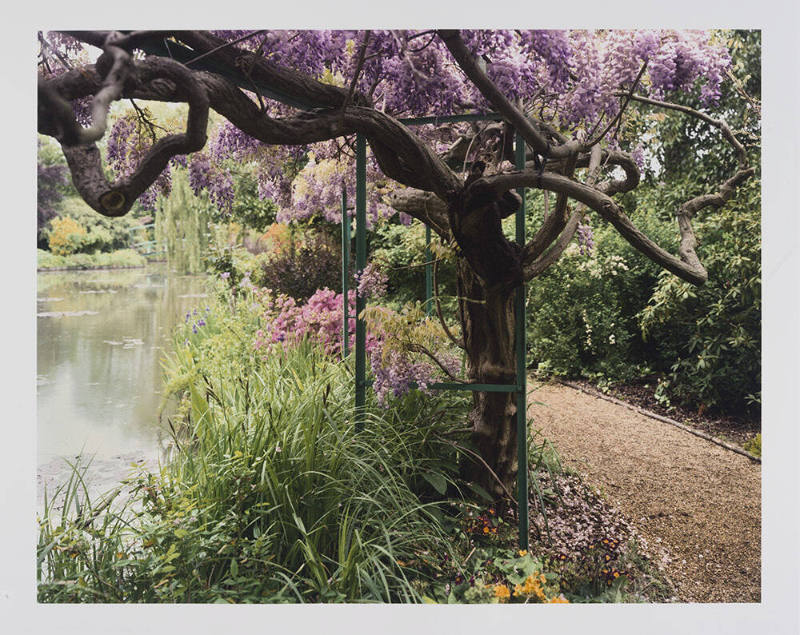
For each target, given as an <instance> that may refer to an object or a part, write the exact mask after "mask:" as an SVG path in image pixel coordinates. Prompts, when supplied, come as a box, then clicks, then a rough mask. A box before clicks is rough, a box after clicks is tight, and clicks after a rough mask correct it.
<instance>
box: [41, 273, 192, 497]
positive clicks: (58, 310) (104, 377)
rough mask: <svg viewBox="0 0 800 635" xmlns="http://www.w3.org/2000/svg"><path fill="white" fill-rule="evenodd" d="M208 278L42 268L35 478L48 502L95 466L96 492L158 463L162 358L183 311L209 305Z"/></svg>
mask: <svg viewBox="0 0 800 635" xmlns="http://www.w3.org/2000/svg"><path fill="white" fill-rule="evenodd" d="M204 281H205V278H204V277H203V276H179V275H176V274H174V273H171V272H169V271H168V270H167V267H166V265H163V264H162V265H150V266H148V267H147V268H144V269H117V270H94V271H76V272H40V273H39V274H38V276H37V287H38V288H37V371H36V372H37V376H36V383H37V426H38V428H37V443H38V449H37V467H38V469H37V476H38V478H37V480H38V488H37V490H38V498H39V501H40V503H41V500H42V493H43V489H44V487H47V490H48V492H52V490H53V488H54V487H55V486H56V485H57V484H59V483H62V482H64V481H65V480H66V479H67V478H69V475H70V471H71V468H70V467H69V464H68V463H67V461H71V462H74V461H75V460H76V459H78V457H80V460H81V462H83V463H85V462H86V460H87V459H89V458H91V464H90V467H89V472H88V476H89V480H90V483H91V487H90V490H91V491H92V492H94V493H98V492H102V491H105V490H107V489H110V488H111V487H113V486H114V485H115V484H116V483H117V482H118V481H119V480H120V479H122V478H125V476H126V475H127V474H128V473H129V472H130V471H131V464H132V463H134V462H143V463H145V464H146V465H150V466H154V465H157V463H158V460H159V457H160V452H161V450H162V448H163V443H164V442H165V441H166V440H167V436H168V435H167V433H165V430H164V428H162V427H161V426H160V425H159V423H158V416H157V413H158V406H159V402H160V399H161V394H160V392H161V381H162V373H161V366H160V359H161V357H162V356H163V355H164V352H165V349H166V348H168V346H169V342H170V339H171V334H172V332H173V329H174V327H175V326H176V324H177V323H178V321H179V320H183V319H184V316H185V313H186V312H187V311H190V310H192V309H193V308H195V307H205V306H206V298H205V285H204Z"/></svg>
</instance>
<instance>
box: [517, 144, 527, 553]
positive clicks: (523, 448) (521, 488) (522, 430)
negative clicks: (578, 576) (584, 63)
mask: <svg viewBox="0 0 800 635" xmlns="http://www.w3.org/2000/svg"><path fill="white" fill-rule="evenodd" d="M515 146H516V148H515V150H516V156H515V159H516V167H517V169H518V170H524V169H525V140H524V139H523V138H522V135H521V134H519V132H517V138H516V143H515ZM517 192H518V193H519V195H520V196H521V197H522V204H521V205H520V208H519V209H518V210H517V217H516V220H517V228H516V229H517V231H516V234H517V236H516V238H517V244H519V245H520V247H524V246H525V188H519V189H518V190H517ZM514 309H515V317H514V324H515V328H514V335H515V339H516V341H515V344H516V352H517V385H518V391H519V392H517V464H518V467H517V507H518V510H519V548H520V549H525V550H526V551H527V549H528V407H527V406H528V404H527V392H528V391H527V372H526V371H527V369H526V363H525V341H526V338H525V283H524V282H523V283H522V285H520V287H519V289H517V294H516V297H515V298H514Z"/></svg>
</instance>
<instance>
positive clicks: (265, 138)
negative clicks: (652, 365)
mask: <svg viewBox="0 0 800 635" xmlns="http://www.w3.org/2000/svg"><path fill="white" fill-rule="evenodd" d="M69 38H73V39H72V40H70V39H69ZM75 40H78V41H79V42H81V43H84V44H88V45H92V46H96V47H99V48H100V49H102V51H103V54H102V55H101V56H100V57H99V58H98V60H97V63H96V64H94V65H91V64H84V65H81V67H80V68H78V69H75V70H72V71H69V72H63V73H61V74H54V73H52V72H48V70H47V69H48V68H49V69H52V68H55V67H56V65H55V64H54V63H49V61H48V58H49V56H50V55H51V50H61V51H63V54H67V53H68V52H69V51H67V50H66V47H68V46H73V47H74V46H75ZM167 40H169V46H168V47H167V46H165V43H166V41H167ZM137 51H145V52H151V53H152V52H157V53H163V55H152V56H149V57H142V56H141V55H139V54H137V53H136V52H137ZM167 53H169V55H167ZM179 60H183V63H182V62H181V61H179ZM729 62H730V56H729V53H728V51H727V49H726V48H725V46H724V45H723V43H721V42H719V41H718V40H715V39H714V38H712V37H711V34H709V33H707V32H697V31H693V32H674V31H641V32H630V31H600V32H586V31H449V30H438V31H419V32H413V31H367V32H354V31H349V32H348V31H296V32H286V31H258V32H254V33H247V32H236V31H215V32H200V31H174V32H172V31H171V32H165V31H158V32H153V31H139V32H127V33H122V32H70V33H67V34H57V37H55V38H53V40H52V43H51V45H50V47H49V48H47V47H43V48H42V65H41V68H42V74H41V78H40V81H39V103H40V109H39V131H40V132H41V133H43V134H47V135H50V136H53V137H55V138H57V139H58V140H59V142H60V143H61V146H62V149H63V151H64V154H65V157H66V159H67V162H68V164H69V167H70V170H71V172H72V175H73V180H74V182H75V185H76V187H77V189H78V191H79V192H80V194H81V196H83V198H84V199H85V200H86V201H87V202H88V203H89V204H90V205H91V206H92V207H93V208H94V209H96V210H97V211H99V212H101V213H102V214H105V215H108V216H121V215H123V214H125V213H126V212H127V211H128V210H129V209H130V208H131V206H132V205H133V202H134V201H135V200H136V199H137V198H138V197H140V196H141V195H142V194H145V195H147V194H146V193H147V191H148V189H149V188H151V187H152V186H153V185H154V184H157V185H158V184H160V183H162V182H163V180H164V179H165V178H166V177H167V176H168V173H167V172H166V170H167V167H168V165H169V163H170V161H172V160H173V159H176V160H177V157H181V156H183V155H187V154H191V153H197V154H195V155H194V156H193V157H192V158H191V159H190V161H189V168H190V175H191V172H192V166H195V167H196V168H197V169H196V170H195V175H196V178H195V179H194V183H193V185H194V186H197V187H200V186H201V185H202V186H203V187H205V188H206V189H207V190H208V193H209V196H210V198H211V200H212V201H213V202H214V203H215V204H216V205H217V206H219V207H220V208H221V209H222V208H224V207H225V206H228V205H229V204H230V200H231V196H232V190H233V188H232V185H231V179H230V175H229V174H226V173H225V172H224V170H222V169H221V167H220V166H221V165H222V163H221V161H220V159H221V158H222V159H223V160H224V159H230V158H239V159H241V160H244V159H247V160H256V161H259V163H260V165H261V166H262V168H261V170H262V172H261V174H260V179H259V187H260V191H261V194H262V195H269V196H270V197H271V198H273V200H275V201H276V203H277V204H278V205H279V207H280V208H281V210H280V212H279V214H278V220H279V221H281V220H285V219H287V218H292V217H296V218H306V217H308V216H310V215H312V214H315V213H316V214H322V215H326V216H329V220H332V219H334V218H335V217H336V216H337V215H338V203H337V202H338V200H339V198H338V197H339V192H340V189H341V186H342V185H343V184H345V185H347V189H348V191H349V192H353V191H354V190H353V187H352V179H353V171H352V169H351V167H350V166H351V160H352V157H353V150H352V146H353V135H354V134H356V133H360V134H362V135H363V136H364V137H365V138H366V140H367V143H368V144H369V148H370V151H371V156H370V161H369V165H368V169H369V171H370V182H371V183H372V186H371V187H370V189H369V192H368V194H369V201H370V205H369V211H370V217H371V219H373V220H374V219H375V218H377V217H378V216H379V215H380V214H382V213H384V214H386V213H390V212H391V210H390V209H389V207H391V208H392V209H393V210H397V211H400V212H403V213H405V214H407V215H408V216H411V217H413V218H415V219H417V220H419V221H421V222H423V223H425V224H427V225H428V226H430V227H431V229H432V230H433V231H434V232H435V233H436V234H437V235H438V237H439V238H440V240H441V241H442V242H443V243H444V244H447V245H452V246H455V248H456V250H457V263H456V275H457V295H458V297H459V304H458V321H459V322H460V325H461V335H460V337H458V338H454V339H457V340H458V342H459V344H460V345H461V346H462V347H463V348H464V350H465V354H466V358H467V372H468V376H469V379H470V380H471V381H474V382H479V383H511V382H512V381H513V380H514V376H515V372H514V354H513V351H514V311H513V297H514V292H515V290H516V289H517V288H519V287H520V285H522V284H523V283H525V282H529V281H531V280H533V279H534V278H536V277H537V276H539V275H541V274H542V273H543V272H544V271H546V270H547V269H548V268H549V267H550V266H551V265H552V264H553V263H555V262H556V261H557V260H558V259H559V257H560V256H561V255H562V253H563V252H564V250H565V249H566V247H567V246H568V244H569V243H570V241H571V240H572V239H573V237H574V236H576V233H577V232H578V231H579V227H581V226H582V224H581V221H582V219H583V218H584V216H585V215H586V214H596V215H598V216H599V217H601V218H602V219H604V220H605V221H607V222H608V223H610V224H611V225H613V227H614V228H615V229H616V230H617V231H618V232H619V233H620V234H621V235H622V236H623V237H624V238H625V239H626V240H627V241H628V242H629V243H630V244H631V245H633V246H634V247H635V248H636V249H637V250H639V251H641V252H642V253H643V254H645V255H646V256H647V257H648V258H650V259H652V260H653V261H654V262H656V263H658V264H659V265H660V266H661V267H663V268H665V269H666V270H668V271H669V272H671V273H672V274H674V275H676V276H678V277H679V278H681V279H683V280H686V281H687V282H689V283H691V284H695V285H699V284H702V283H704V282H705V281H706V279H707V272H706V269H705V268H704V267H703V265H702V264H701V262H700V259H699V256H698V254H697V252H696V250H695V248H696V246H697V240H696V238H695V234H694V231H693V229H692V223H691V220H692V218H693V217H694V216H695V215H696V214H697V213H698V212H701V211H703V210H706V209H707V208H718V207H721V206H722V205H724V204H725V202H727V201H728V200H729V199H730V198H731V197H732V196H733V194H734V191H735V189H736V187H737V186H738V185H740V184H741V183H743V182H744V181H746V180H747V179H748V178H750V177H751V176H752V175H753V173H754V168H753V167H751V166H750V162H749V157H748V155H747V152H746V150H745V149H744V147H743V145H742V142H741V140H740V139H739V138H738V137H737V135H736V134H735V133H734V132H733V131H732V130H731V129H730V128H729V127H728V126H727V125H726V124H725V123H724V121H723V120H722V119H719V118H716V117H712V116H710V115H708V114H706V113H705V112H702V111H701V110H699V108H705V107H708V106H710V105H713V104H714V102H715V101H716V100H717V99H718V98H719V96H720V90H721V88H720V87H721V85H722V83H723V76H724V73H725V72H726V69H727V68H728V66H729ZM695 88H696V89H697V90H698V95H699V97H698V99H699V102H700V103H699V105H698V104H696V103H694V100H693V103H692V106H687V105H684V104H680V103H674V102H672V101H666V99H672V98H673V97H674V96H675V95H676V94H677V93H680V92H681V91H683V92H687V94H688V92H691V91H692V90H693V89H695ZM253 91H256V92H253ZM276 96H280V97H281V101H280V102H279V103H276V102H275V101H274V100H273V99H274V98H275V97H276ZM121 98H134V99H151V100H157V101H172V102H182V103H188V106H189V112H188V117H187V125H186V129H185V132H181V133H178V134H167V135H162V136H161V137H160V138H159V139H158V140H155V141H154V142H153V143H152V144H151V145H150V147H149V148H147V149H146V150H145V149H144V148H143V149H142V151H141V152H139V153H136V154H135V155H134V154H129V155H127V156H128V157H129V158H130V159H131V161H130V162H129V163H126V164H125V165H124V166H118V169H117V177H116V179H115V180H113V181H110V180H108V179H107V178H106V175H105V173H104V169H103V165H102V161H101V155H100V152H99V151H98V149H97V146H96V143H97V141H98V140H99V139H101V138H102V137H103V135H104V134H105V132H106V118H105V112H106V111H107V108H108V105H109V104H110V103H111V102H113V101H115V100H118V99H121ZM640 107H647V108H658V109H661V110H663V111H664V112H666V113H668V114H669V116H680V117H686V118H689V119H691V120H693V121H696V126H697V127H698V128H697V130H698V133H697V134H698V137H697V139H698V140H702V139H703V138H705V137H706V136H708V137H710V136H713V135H721V136H722V138H723V139H724V140H725V142H726V143H727V144H728V145H729V146H730V148H731V150H730V153H729V156H730V157H731V158H732V159H733V161H732V162H731V163H733V164H734V165H729V164H728V162H726V164H725V170H724V174H719V175H718V174H716V173H715V174H709V175H708V178H707V179H706V180H705V182H704V183H703V187H698V188H696V189H695V188H690V190H689V189H687V191H686V192H685V198H682V199H681V202H680V203H679V204H677V205H675V206H674V207H672V208H671V210H674V211H675V214H676V216H677V220H678V227H679V232H680V246H679V247H678V256H675V255H673V254H671V253H669V252H668V251H666V250H665V249H663V248H661V247H659V246H658V245H657V244H656V243H655V242H653V241H652V240H651V239H650V238H648V237H647V236H646V235H645V234H644V233H642V232H641V231H640V230H639V229H638V228H637V227H636V226H635V225H634V224H633V223H632V222H631V220H630V219H629V217H628V216H627V215H626V214H625V212H624V210H623V207H622V206H621V205H620V203H619V202H618V200H617V198H615V197H619V195H622V194H624V193H625V192H630V191H632V190H635V188H636V187H637V186H638V185H639V181H640V171H639V170H640V168H639V166H638V165H637V160H638V159H640V156H639V155H640V148H639V147H638V146H636V145H634V144H633V142H632V141H634V140H637V139H635V138H634V139H633V140H632V139H631V137H630V136H626V135H625V134H623V133H619V134H618V131H621V130H623V131H624V130H626V129H627V128H626V124H627V123H628V122H629V120H634V121H635V120H636V117H635V116H634V115H635V113H636V112H637V109H639V108H640ZM210 108H213V109H214V110H215V111H216V112H218V113H219V114H221V115H222V116H224V117H225V118H226V119H227V120H228V122H229V124H227V125H225V126H222V133H220V134H217V135H216V136H215V137H214V138H213V139H212V140H211V143H210V144H209V146H210V147H209V152H208V155H205V153H199V151H200V150H201V149H203V148H204V146H205V145H206V141H207V138H206V137H207V134H206V129H207V122H208V116H209V109H210ZM490 110H491V111H494V112H496V113H498V121H497V122H492V123H489V124H469V123H460V124H450V123H444V124H441V123H438V122H436V121H435V120H434V122H433V123H432V124H429V125H427V126H423V127H420V128H415V129H414V130H412V129H411V128H409V127H407V126H405V125H404V124H403V123H402V122H401V121H400V120H399V119H398V118H399V117H408V116H421V115H450V114H460V113H475V112H486V111H490ZM76 111H77V114H75V113H76ZM81 123H85V124H86V127H82V126H81ZM701 127H702V131H703V132H702V133H701V132H699V131H700V128H701ZM515 133H518V134H519V135H521V137H522V138H523V139H524V143H525V148H524V155H525V159H526V166H525V169H523V170H520V171H517V170H514V169H513V168H512V165H513V159H514V142H513V140H514V136H515ZM638 141H641V139H639V140H638ZM204 156H205V157H206V158H203V157H204ZM685 156H686V155H684V157H685ZM689 156H691V154H690V155H689ZM665 160H666V158H665ZM465 172H466V178H465V174H464V173H465ZM159 179H161V181H159ZM523 187H524V188H532V189H536V190H542V191H544V192H549V193H553V194H555V197H549V196H548V197H545V198H544V199H543V200H545V201H547V205H548V207H547V214H546V215H543V221H542V222H541V224H540V225H539V226H538V227H537V228H536V231H535V233H534V234H533V236H532V237H531V239H530V240H529V241H528V242H527V243H526V244H525V245H524V246H520V245H516V244H515V243H513V242H511V241H510V240H509V239H508V238H507V237H506V234H505V233H504V231H503V228H502V222H501V221H502V220H503V219H504V218H506V217H508V216H510V215H512V214H513V212H514V211H515V210H516V209H517V208H518V207H519V204H520V197H519V195H518V194H517V193H516V192H515V191H514V189H515V188H523ZM683 194H684V193H682V195H683ZM552 198H554V200H552ZM387 203H388V206H387ZM584 231H585V230H584ZM517 407H518V404H516V403H515V397H514V396H513V395H511V394H505V393H482V392H478V393H475V394H474V401H473V406H472V411H471V414H470V423H471V426H472V429H473V441H474V443H475V446H476V447H477V448H478V450H479V452H480V454H481V456H482V458H483V461H484V462H485V464H486V465H488V466H489V467H490V468H491V471H492V472H493V473H494V475H496V476H497V479H495V477H494V476H493V475H491V474H489V472H488V471H487V470H485V468H484V467H483V466H481V465H477V464H476V471H475V473H474V478H475V479H476V480H477V481H479V482H481V483H482V484H483V485H484V486H485V487H486V488H487V489H489V490H490V491H492V492H494V493H495V494H496V495H497V496H498V497H500V496H502V494H503V491H504V489H508V490H511V489H512V487H513V482H514V479H515V476H516V471H517V463H516V457H517V451H516V443H517V442H516V431H515V425H514V418H515V417H514V415H515V412H516V409H517ZM498 481H500V482H498Z"/></svg>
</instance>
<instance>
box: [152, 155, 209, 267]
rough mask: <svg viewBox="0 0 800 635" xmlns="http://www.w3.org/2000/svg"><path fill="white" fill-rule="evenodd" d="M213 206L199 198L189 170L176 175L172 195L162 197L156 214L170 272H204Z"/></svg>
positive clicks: (156, 228) (158, 236)
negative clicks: (193, 188) (203, 261)
mask: <svg viewBox="0 0 800 635" xmlns="http://www.w3.org/2000/svg"><path fill="white" fill-rule="evenodd" d="M209 220H210V203H209V201H208V199H207V196H206V195H205V194H204V195H203V196H202V197H198V196H195V194H194V192H192V190H191V188H190V187H189V177H188V175H187V173H186V170H180V169H175V170H173V172H172V191H171V192H170V194H169V196H163V195H159V197H158V201H157V211H156V221H155V222H156V227H155V233H156V240H157V241H158V243H159V245H160V246H163V247H164V248H165V249H166V252H167V262H168V263H169V268H170V269H172V270H173V271H177V272H179V273H198V272H200V271H202V269H203V268H202V260H203V254H205V252H206V250H207V248H208V234H209V232H208V224H209Z"/></svg>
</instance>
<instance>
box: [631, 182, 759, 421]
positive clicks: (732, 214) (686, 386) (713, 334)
mask: <svg viewBox="0 0 800 635" xmlns="http://www.w3.org/2000/svg"><path fill="white" fill-rule="evenodd" d="M694 224H695V229H696V231H697V233H698V234H699V235H700V236H702V238H703V246H702V253H701V258H702V259H703V263H704V265H705V266H706V268H707V269H708V282H707V283H706V284H705V285H703V286H702V287H699V288H698V287H694V286H692V285H689V284H688V283H685V282H682V281H680V280H678V279H677V278H675V277H674V276H672V275H669V274H667V273H662V274H661V275H659V278H658V283H657V286H656V288H655V291H654V293H653V296H652V298H651V299H650V301H649V303H648V304H647V306H645V307H644V308H643V309H642V311H641V313H640V315H639V320H640V324H641V328H642V331H643V333H644V334H645V336H646V337H648V339H650V340H651V341H654V342H658V352H659V355H660V356H661V358H662V359H663V360H664V363H665V364H668V373H667V375H666V377H665V378H664V379H663V380H662V382H661V387H660V390H659V395H662V399H663V400H664V401H667V400H670V401H674V402H678V403H683V404H687V405H692V406H700V405H702V406H703V408H713V409H718V410H724V411H729V412H730V411H733V412H736V411H744V410H754V409H755V410H757V409H758V407H760V395H761V265H760V262H761V238H760V234H761V231H760V188H759V184H758V183H757V182H750V183H749V184H748V185H746V186H745V187H744V188H742V190H741V192H740V195H739V196H738V197H737V199H736V200H735V201H731V202H730V203H728V205H726V206H725V207H724V208H722V209H721V210H718V211H716V212H714V213H713V214H709V215H708V216H706V217H703V218H699V219H697V220H696V221H695V223H694Z"/></svg>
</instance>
